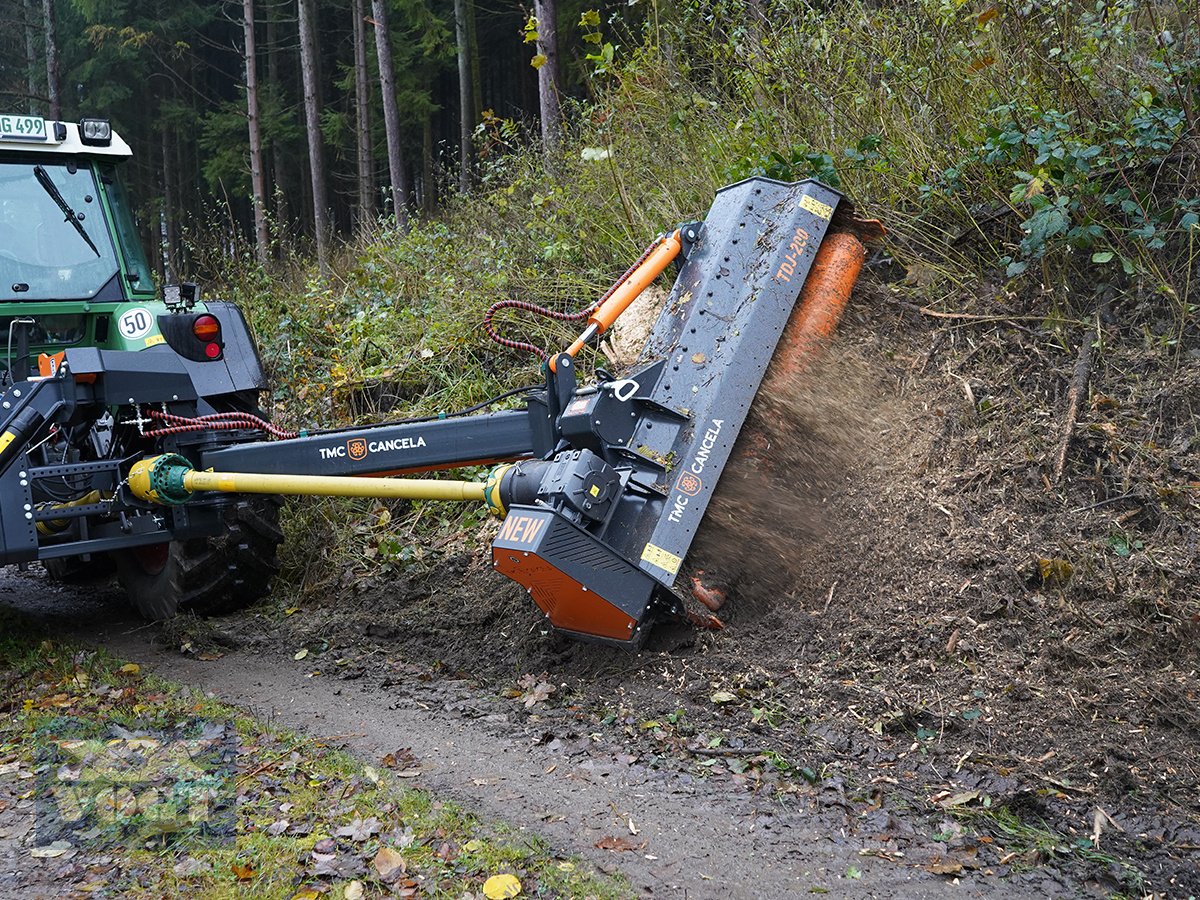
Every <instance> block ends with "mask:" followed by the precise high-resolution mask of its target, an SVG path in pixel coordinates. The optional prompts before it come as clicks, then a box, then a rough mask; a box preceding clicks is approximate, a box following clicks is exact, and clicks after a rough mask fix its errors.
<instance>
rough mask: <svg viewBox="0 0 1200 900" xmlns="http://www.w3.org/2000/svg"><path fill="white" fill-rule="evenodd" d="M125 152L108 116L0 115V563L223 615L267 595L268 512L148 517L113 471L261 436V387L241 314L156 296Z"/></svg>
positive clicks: (209, 504) (158, 606) (177, 290)
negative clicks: (154, 455) (126, 177)
mask: <svg viewBox="0 0 1200 900" xmlns="http://www.w3.org/2000/svg"><path fill="white" fill-rule="evenodd" d="M131 155H132V154H131V152H130V149H129V146H128V144H126V143H125V141H123V140H122V139H121V138H120V137H119V136H118V135H117V134H116V133H115V132H114V131H113V130H112V128H111V127H110V125H109V123H108V122H107V121H105V120H103V119H84V120H83V121H81V122H78V123H74V122H58V121H52V120H47V119H43V118H40V117H37V116H26V115H0V342H3V344H2V346H0V395H2V396H3V400H2V401H0V564H6V563H7V564H11V563H17V564H27V563H29V562H32V561H34V560H39V561H40V562H41V563H42V565H43V566H44V567H45V568H46V570H47V571H48V572H49V573H50V575H51V576H52V577H55V578H59V579H76V578H89V577H94V576H98V575H100V574H102V573H105V572H109V573H111V570H112V568H114V567H115V570H116V574H117V578H118V579H119V581H120V583H121V585H122V586H123V587H124V589H125V591H126V593H127V595H128V597H129V599H130V600H131V601H132V602H133V604H134V606H135V607H136V608H137V609H138V610H139V611H140V612H141V613H142V614H143V615H145V616H147V617H148V618H151V619H163V618H167V617H170V616H172V615H174V614H176V613H178V612H180V611H193V612H196V613H199V614H209V613H218V612H225V611H231V610H233V609H237V608H240V607H243V606H246V605H248V604H250V603H252V602H254V601H255V600H257V599H259V598H260V597H262V596H264V595H265V594H266V593H267V592H268V591H269V585H270V581H271V578H272V576H273V575H274V574H275V573H276V571H277V563H276V556H277V552H276V551H277V548H278V545H279V543H280V542H281V540H282V534H281V532H280V531H279V527H278V523H277V519H278V506H277V504H276V502H275V501H273V500H271V499H265V498H262V499H255V500H250V501H248V500H245V499H238V498H233V497H229V496H222V495H214V496H213V497H212V498H211V499H210V500H208V501H206V502H204V503H200V504H192V505H189V506H188V508H187V509H186V510H184V509H182V508H180V509H154V508H147V507H145V505H138V504H131V503H129V502H127V499H126V498H127V493H126V492H125V491H123V490H122V481H123V479H124V475H123V472H124V471H126V469H127V461H128V460H130V459H132V458H136V457H140V456H142V455H144V454H145V453H146V452H150V451H152V450H156V449H165V450H170V451H173V452H180V451H187V450H191V451H193V452H194V451H195V450H196V449H197V448H201V447H204V446H207V445H211V444H212V443H214V442H216V443H219V444H220V445H221V446H228V445H230V444H234V443H238V442H239V441H249V440H254V439H256V438H258V437H260V436H261V435H262V434H263V431H264V429H266V428H269V426H268V425H267V424H266V423H265V421H264V420H263V416H262V413H261V411H260V410H259V407H258V403H259V395H260V392H261V391H262V390H264V389H265V388H266V386H267V381H266V378H265V375H264V373H263V368H262V364H261V361H260V359H259V356H258V352H257V350H256V348H255V344H254V341H253V339H252V337H251V334H250V331H249V329H248V327H247V325H246V322H245V319H244V318H243V316H242V314H241V312H240V311H239V310H238V309H237V307H235V306H233V305H232V304H229V303H223V302H213V301H208V302H201V301H200V298H199V296H198V293H199V292H198V290H197V289H196V288H195V286H194V285H181V286H176V287H173V288H167V289H166V291H165V292H160V291H159V288H158V286H157V285H156V283H155V278H154V275H153V272H152V269H151V267H150V265H149V263H148V261H147V257H146V253H145V251H144V249H143V247H142V246H141V244H140V241H139V238H138V229H137V227H136V225H135V222H134V216H133V211H132V207H131V204H130V201H129V197H128V195H127V194H126V192H125V190H124V188H123V187H122V186H121V181H120V178H119V177H118V176H119V169H120V166H121V163H122V162H123V161H125V160H127V159H129V157H130V156H131ZM164 294H165V296H164ZM68 369H69V371H67V370H68Z"/></svg>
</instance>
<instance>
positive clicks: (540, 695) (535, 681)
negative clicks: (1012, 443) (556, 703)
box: [517, 672, 555, 709]
mask: <svg viewBox="0 0 1200 900" xmlns="http://www.w3.org/2000/svg"><path fill="white" fill-rule="evenodd" d="M542 676H543V677H542V678H541V679H539V677H538V676H537V675H522V676H521V679H520V681H518V682H517V684H518V685H519V686H520V687H522V688H524V689H525V690H524V693H522V694H519V695H518V696H519V699H520V700H521V701H522V702H523V703H524V704H525V708H526V709H531V708H532V707H533V706H534V705H535V704H538V703H544V702H546V700H548V699H550V695H551V694H553V693H554V691H555V687H554V685H552V684H551V683H550V682H548V681H546V680H544V676H545V673H544V672H543V673H542Z"/></svg>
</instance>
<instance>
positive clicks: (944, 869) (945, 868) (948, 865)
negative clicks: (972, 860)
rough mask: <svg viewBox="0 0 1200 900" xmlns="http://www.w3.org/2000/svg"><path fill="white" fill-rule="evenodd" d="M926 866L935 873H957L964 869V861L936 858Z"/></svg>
mask: <svg viewBox="0 0 1200 900" xmlns="http://www.w3.org/2000/svg"><path fill="white" fill-rule="evenodd" d="M925 868H926V869H927V870H928V871H930V872H932V873H933V874H934V875H957V874H958V873H959V872H961V871H962V870H963V866H962V863H960V862H958V861H956V860H953V859H935V860H934V861H933V862H932V863H930V864H929V865H928V866H926V867H925Z"/></svg>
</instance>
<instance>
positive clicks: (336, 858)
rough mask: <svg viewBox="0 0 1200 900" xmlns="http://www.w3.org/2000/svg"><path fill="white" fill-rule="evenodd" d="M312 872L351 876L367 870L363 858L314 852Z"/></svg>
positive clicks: (336, 876) (337, 876)
mask: <svg viewBox="0 0 1200 900" xmlns="http://www.w3.org/2000/svg"><path fill="white" fill-rule="evenodd" d="M312 858H313V867H312V873H313V875H316V876H317V877H322V876H328V877H330V878H350V877H351V876H353V875H358V874H361V873H362V872H363V871H364V870H365V868H366V867H365V866H364V865H363V863H362V860H360V859H358V858H357V857H353V856H342V855H341V854H339V853H314V854H313V855H312Z"/></svg>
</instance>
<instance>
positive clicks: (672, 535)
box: [492, 178, 864, 645]
mask: <svg viewBox="0 0 1200 900" xmlns="http://www.w3.org/2000/svg"><path fill="white" fill-rule="evenodd" d="M843 206H848V204H846V203H845V201H844V200H843V197H842V196H841V195H840V194H839V193H838V192H837V191H834V190H832V189H831V188H829V187H826V186H825V185H823V184H821V183H819V182H816V181H803V182H799V183H795V184H786V183H782V182H778V181H772V180H769V179H765V178H751V179H748V180H746V181H742V182H739V183H737V184H734V185H731V186H730V187H727V188H725V189H723V190H722V191H720V192H719V193H718V194H717V197H716V200H715V202H714V203H713V205H712V208H711V209H710V210H709V213H708V216H707V217H706V218H705V220H704V221H703V223H695V224H692V225H683V226H681V227H680V230H679V232H678V235H679V240H680V243H681V244H682V247H683V255H684V257H685V260H686V261H685V262H684V263H683V265H682V267H681V269H680V272H679V276H678V278H677V279H676V281H675V286H674V288H673V289H672V291H671V293H670V295H669V296H668V298H667V301H666V304H665V305H664V307H663V310H662V313H661V315H660V316H659V318H658V321H657V324H656V325H655V326H654V330H653V332H652V333H651V335H650V338H649V340H648V341H647V344H646V347H645V350H644V351H643V353H642V357H641V362H640V363H639V365H637V366H636V367H635V368H634V370H633V371H632V372H630V373H629V374H627V375H626V376H625V377H624V378H621V379H619V380H618V379H613V378H609V379H608V380H602V381H601V382H600V383H599V384H596V385H590V386H588V387H585V388H577V387H576V385H575V381H574V377H573V374H572V373H573V366H572V358H571V356H568V355H567V354H561V355H560V356H558V357H556V358H555V359H554V360H551V365H550V369H551V370H552V373H553V374H552V375H551V377H550V379H549V389H548V391H547V398H546V405H547V409H546V410H545V413H546V416H547V418H548V419H550V420H552V421H554V422H555V423H556V427H555V435H556V437H557V438H559V442H558V448H557V449H558V452H557V453H554V454H552V455H548V456H549V458H548V459H543V460H538V461H530V462H524V463H519V464H517V465H515V466H513V467H512V468H511V469H508V470H506V471H505V472H504V473H503V477H502V478H501V490H500V494H501V500H502V503H503V505H504V506H505V507H507V513H508V515H507V518H506V520H505V522H504V524H503V526H502V528H501V531H500V534H499V536H498V537H497V539H496V541H495V543H494V544H493V551H492V556H493V562H494V565H495V567H496V569H497V570H498V571H501V572H503V573H504V574H505V575H508V576H509V577H510V578H512V579H514V580H515V581H517V582H519V583H520V584H522V585H524V586H525V587H526V588H527V589H528V590H529V593H530V595H531V596H532V598H533V600H534V601H535V602H536V603H537V605H538V606H539V607H540V608H541V609H542V610H543V612H545V613H546V615H547V616H548V617H549V619H550V622H551V623H552V624H553V625H554V626H555V627H556V628H558V629H561V630H563V631H565V632H568V633H571V634H573V635H575V636H577V637H583V638H588V639H595V640H601V641H605V642H616V643H620V644H626V645H628V644H636V643H637V642H639V641H640V640H641V638H642V637H643V636H644V634H645V632H646V628H647V626H648V625H649V623H650V622H651V621H652V620H653V619H654V618H655V617H656V616H657V615H659V614H680V613H682V612H683V608H682V604H681V601H680V599H679V597H678V596H677V595H676V594H675V593H674V591H673V590H672V588H673V586H674V583H675V580H676V577H677V576H678V574H679V572H680V568H681V566H682V565H683V560H684V557H685V556H686V555H687V552H688V548H689V547H690V545H691V543H692V539H693V538H694V537H695V534H696V530H697V529H698V528H699V526H700V522H701V520H702V519H703V517H704V513H705V509H706V508H707V506H708V503H709V500H710V499H711V498H712V494H713V490H714V488H715V487H716V484H717V481H718V479H719V478H720V477H721V473H722V470H723V469H724V467H725V465H726V463H727V462H728V460H729V457H730V453H731V451H732V450H733V446H734V442H735V441H736V440H737V437H738V433H739V432H740V430H741V428H742V424H743V423H744V422H745V419H746V415H747V412H748V411H749V409H750V404H751V403H752V402H753V401H754V396H755V393H756V391H757V390H758V388H759V385H760V383H761V382H762V381H763V379H764V377H765V376H767V375H768V374H769V373H770V372H771V371H772V369H773V367H775V366H776V363H775V362H774V359H775V357H776V353H777V348H780V346H781V339H782V341H783V344H784V345H785V346H786V348H787V351H788V352H787V353H786V354H782V353H781V354H780V356H781V359H783V360H785V362H786V365H785V364H783V363H781V368H782V369H786V370H787V371H789V372H794V371H795V370H796V369H797V368H798V366H799V365H800V362H798V361H799V360H801V359H802V358H803V357H804V356H805V355H807V354H808V353H809V352H810V351H811V350H812V349H814V347H815V344H816V342H817V341H818V340H819V339H820V338H822V337H824V336H826V335H827V334H828V333H829V331H831V330H832V328H833V326H834V324H836V320H837V315H838V313H839V312H840V310H841V308H842V306H843V305H844V304H845V301H846V299H847V298H848V296H849V292H850V289H851V287H852V286H853V283H854V280H855V278H856V277H857V275H858V271H859V269H860V267H861V265H862V261H863V255H864V254H863V248H862V244H861V243H860V242H859V241H858V240H857V239H856V238H853V237H852V236H850V235H849V234H845V232H847V231H848V230H850V228H851V227H852V225H853V222H852V220H851V217H850V214H849V211H848V210H845V209H840V208H839V207H843ZM835 223H837V224H836V225H835ZM843 223H845V225H843ZM834 231H836V232H839V233H838V234H837V239H836V240H830V239H828V238H830V237H831V232H834ZM802 292H803V293H802ZM789 323H790V324H789Z"/></svg>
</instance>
